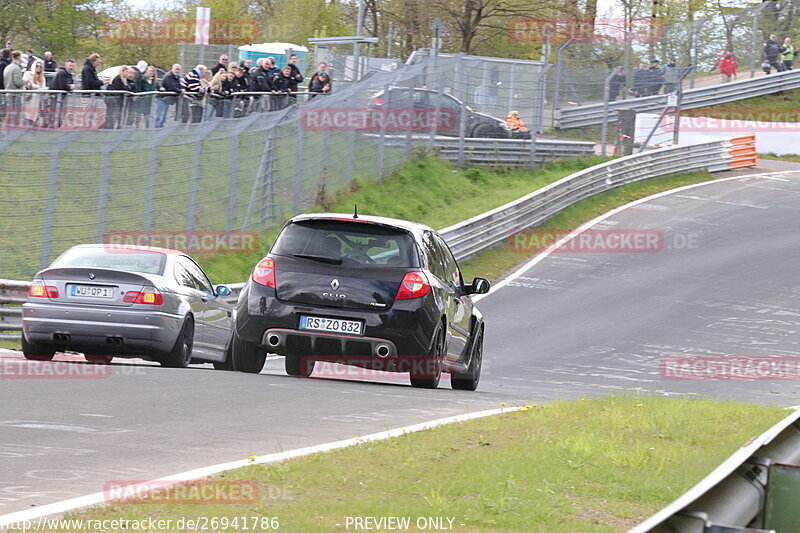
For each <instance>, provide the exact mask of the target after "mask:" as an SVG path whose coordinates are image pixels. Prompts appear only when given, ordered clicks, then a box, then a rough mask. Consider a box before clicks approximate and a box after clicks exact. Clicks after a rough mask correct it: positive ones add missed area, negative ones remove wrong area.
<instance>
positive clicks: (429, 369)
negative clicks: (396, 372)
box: [411, 328, 445, 389]
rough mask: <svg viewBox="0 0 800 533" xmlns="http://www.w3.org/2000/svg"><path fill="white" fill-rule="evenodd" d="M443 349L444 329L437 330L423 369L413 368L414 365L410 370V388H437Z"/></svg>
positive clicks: (440, 374)
mask: <svg viewBox="0 0 800 533" xmlns="http://www.w3.org/2000/svg"><path fill="white" fill-rule="evenodd" d="M444 349H445V348H444V329H443V328H439V330H438V331H437V333H436V337H435V341H434V342H433V345H432V346H431V350H430V353H429V354H428V358H426V361H425V362H424V363H425V364H424V368H422V369H421V370H420V369H417V368H415V366H416V365H414V366H413V367H412V369H411V386H412V387H416V388H418V389H435V388H437V387H438V386H439V381H440V380H441V379H442V367H443V366H444Z"/></svg>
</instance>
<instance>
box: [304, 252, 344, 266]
mask: <svg viewBox="0 0 800 533" xmlns="http://www.w3.org/2000/svg"><path fill="white" fill-rule="evenodd" d="M292 255H293V256H294V257H299V258H300V259H311V260H312V261H319V262H320V263H330V264H331V265H341V264H342V258H341V257H339V258H336V257H327V256H324V255H310V254H292Z"/></svg>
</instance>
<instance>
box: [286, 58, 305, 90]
mask: <svg viewBox="0 0 800 533" xmlns="http://www.w3.org/2000/svg"><path fill="white" fill-rule="evenodd" d="M287 66H288V67H289V68H290V69H292V78H294V80H295V81H297V83H303V75H302V74H300V68H299V67H298V66H297V55H296V54H292V55H290V56H289V63H287Z"/></svg>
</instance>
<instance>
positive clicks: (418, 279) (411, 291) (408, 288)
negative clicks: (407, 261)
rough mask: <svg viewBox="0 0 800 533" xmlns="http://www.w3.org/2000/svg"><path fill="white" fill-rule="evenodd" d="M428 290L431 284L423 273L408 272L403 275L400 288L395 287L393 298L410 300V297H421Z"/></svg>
mask: <svg viewBox="0 0 800 533" xmlns="http://www.w3.org/2000/svg"><path fill="white" fill-rule="evenodd" d="M430 291H431V286H430V284H429V283H428V278H426V277H425V274H424V273H422V272H408V273H407V274H406V275H405V276H403V281H401V282H400V288H399V289H397V296H395V298H394V299H395V300H410V299H412V298H421V297H423V296H425V295H426V294H428V293H429V292H430Z"/></svg>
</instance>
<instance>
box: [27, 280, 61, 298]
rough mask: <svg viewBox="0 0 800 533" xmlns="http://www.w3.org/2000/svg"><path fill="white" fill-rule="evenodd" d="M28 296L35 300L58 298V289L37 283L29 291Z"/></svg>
mask: <svg viewBox="0 0 800 533" xmlns="http://www.w3.org/2000/svg"><path fill="white" fill-rule="evenodd" d="M28 296H31V297H33V298H58V288H56V287H53V286H52V285H45V284H44V283H42V282H41V281H37V282H34V283H33V284H32V285H31V288H30V289H28Z"/></svg>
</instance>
